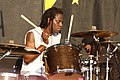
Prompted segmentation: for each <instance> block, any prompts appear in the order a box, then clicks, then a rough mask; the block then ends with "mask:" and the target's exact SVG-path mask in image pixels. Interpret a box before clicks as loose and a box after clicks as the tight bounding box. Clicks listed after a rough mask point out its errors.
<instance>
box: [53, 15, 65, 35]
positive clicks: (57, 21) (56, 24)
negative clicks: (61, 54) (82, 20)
mask: <svg viewBox="0 0 120 80" xmlns="http://www.w3.org/2000/svg"><path fill="white" fill-rule="evenodd" d="M62 25H63V15H62V14H57V15H56V16H55V18H54V19H53V32H56V33H58V32H60V31H61V28H62Z"/></svg>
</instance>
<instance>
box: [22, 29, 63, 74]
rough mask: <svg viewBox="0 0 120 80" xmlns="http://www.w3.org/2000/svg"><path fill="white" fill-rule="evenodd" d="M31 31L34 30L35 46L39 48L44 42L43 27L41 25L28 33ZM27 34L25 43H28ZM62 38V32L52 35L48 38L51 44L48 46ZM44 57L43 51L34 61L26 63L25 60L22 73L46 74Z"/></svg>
mask: <svg viewBox="0 0 120 80" xmlns="http://www.w3.org/2000/svg"><path fill="white" fill-rule="evenodd" d="M29 32H33V34H34V38H35V46H36V48H38V47H39V46H40V45H41V44H42V43H43V40H42V37H41V34H42V30H41V28H40V27H37V28H34V29H32V30H30V31H28V32H27V33H29ZM27 33H26V35H27ZM26 35H25V43H26ZM60 39H61V34H60V33H58V34H55V35H52V36H50V37H49V39H48V40H49V44H48V45H47V46H46V47H47V48H48V47H50V46H52V45H55V44H59V43H60ZM42 58H43V53H41V55H39V56H38V57H37V58H36V59H35V60H34V61H32V62H31V63H29V64H26V63H25V62H24V60H23V64H22V68H21V72H20V74H21V75H24V76H29V75H37V76H41V75H43V76H44V75H45V66H43V63H44V62H43V61H42Z"/></svg>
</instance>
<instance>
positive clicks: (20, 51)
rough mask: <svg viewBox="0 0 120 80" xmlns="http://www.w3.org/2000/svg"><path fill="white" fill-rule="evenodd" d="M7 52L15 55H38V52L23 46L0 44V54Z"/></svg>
mask: <svg viewBox="0 0 120 80" xmlns="http://www.w3.org/2000/svg"><path fill="white" fill-rule="evenodd" d="M7 51H11V54H15V55H25V54H39V51H37V50H35V49H31V48H28V47H25V46H23V45H18V44H10V43H0V53H6V52H7Z"/></svg>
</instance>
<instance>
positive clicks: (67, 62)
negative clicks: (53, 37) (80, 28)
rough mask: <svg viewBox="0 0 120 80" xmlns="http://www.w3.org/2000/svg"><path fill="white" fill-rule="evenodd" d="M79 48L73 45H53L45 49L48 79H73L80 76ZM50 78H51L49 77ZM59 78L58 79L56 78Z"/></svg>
mask: <svg viewBox="0 0 120 80" xmlns="http://www.w3.org/2000/svg"><path fill="white" fill-rule="evenodd" d="M79 54H80V50H79V49H77V48H76V47H75V46H68V45H64V44H57V45H53V46H51V47H50V48H48V49H47V51H46V56H47V58H46V59H47V64H48V68H49V70H48V73H49V74H50V78H49V79H50V80H55V78H57V80H61V78H62V80H68V79H69V80H75V79H78V78H81V77H82V76H81V75H80V68H79ZM51 78H52V79H51ZM58 78H59V79H58Z"/></svg>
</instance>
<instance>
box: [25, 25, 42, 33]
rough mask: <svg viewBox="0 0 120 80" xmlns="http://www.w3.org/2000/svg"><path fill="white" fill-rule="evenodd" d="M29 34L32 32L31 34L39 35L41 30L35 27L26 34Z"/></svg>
mask: <svg viewBox="0 0 120 80" xmlns="http://www.w3.org/2000/svg"><path fill="white" fill-rule="evenodd" d="M30 32H33V34H41V33H42V29H41V28H40V27H36V28H33V29H31V30H29V31H28V32H27V33H30Z"/></svg>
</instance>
